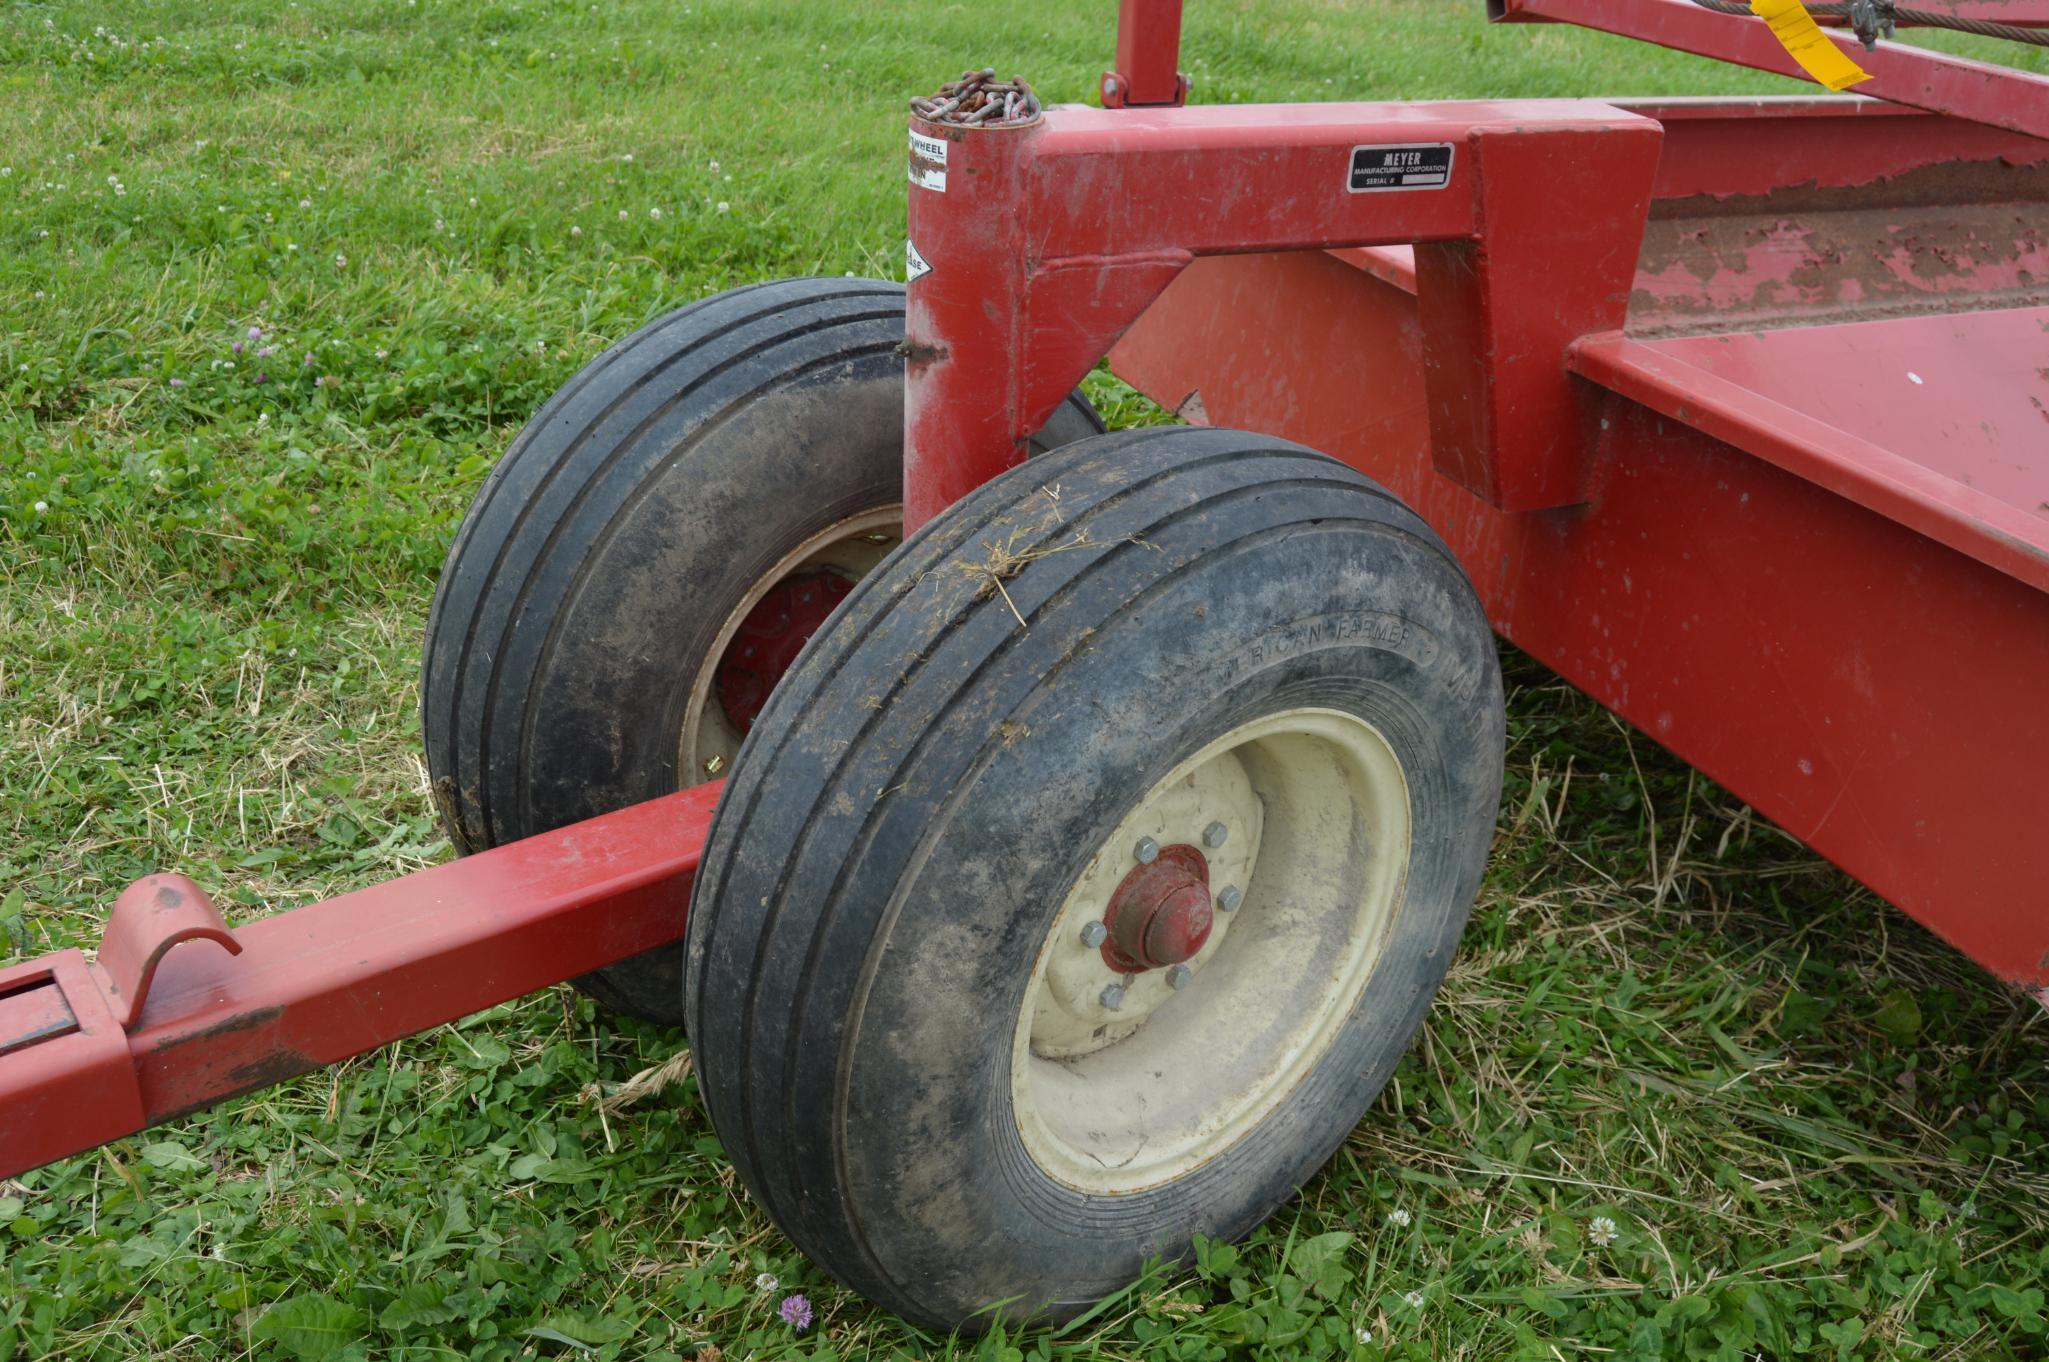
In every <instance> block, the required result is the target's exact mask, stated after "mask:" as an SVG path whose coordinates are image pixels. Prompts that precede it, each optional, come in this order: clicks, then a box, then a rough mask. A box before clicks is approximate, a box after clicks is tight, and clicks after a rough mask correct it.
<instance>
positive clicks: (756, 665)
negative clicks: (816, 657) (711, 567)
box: [712, 571, 854, 733]
mask: <svg viewBox="0 0 2049 1362" xmlns="http://www.w3.org/2000/svg"><path fill="white" fill-rule="evenodd" d="M853 589H854V584H853V583H852V582H850V581H848V580H847V579H846V578H844V577H842V576H840V575H839V574H838V573H836V572H825V571H819V572H803V573H798V574H797V575H796V576H794V577H785V578H784V579H783V580H782V581H780V582H777V583H776V584H775V585H774V586H773V587H770V588H769V592H768V594H767V595H766V596H763V597H762V598H761V600H760V601H759V602H757V603H756V605H755V607H754V608H753V609H752V610H750V611H748V612H747V617H746V618H745V619H743V620H741V621H740V628H739V630H738V632H736V633H735V634H734V635H733V641H732V642H731V643H730V644H728V645H727V647H726V655H725V656H724V657H723V658H721V659H720V660H719V669H718V671H717V673H716V674H715V675H714V676H713V678H712V681H713V685H714V686H715V687H716V688H717V690H718V696H719V704H720V705H722V706H724V708H725V711H726V718H727V719H728V720H729V721H730V722H731V723H732V725H733V727H734V728H737V729H738V730H740V732H742V733H745V732H746V731H747V730H748V729H750V728H752V727H754V720H755V718H756V716H758V715H759V714H760V713H761V707H762V706H763V705H765V704H767V703H768V693H769V692H770V691H772V690H774V689H775V688H776V685H777V683H779V682H780V681H781V680H782V679H783V673H784V672H786V671H788V670H789V669H790V664H791V663H792V662H795V661H796V660H797V654H798V653H800V652H802V651H803V650H804V644H805V643H806V642H807V641H808V640H809V639H810V638H811V636H812V635H813V634H815V633H817V632H818V626H820V625H821V624H824V623H825V619H826V616H828V615H830V614H831V613H832V612H833V609H834V608H835V607H836V606H838V605H839V603H840V602H841V601H842V600H843V599H845V598H846V594H847V593H848V592H849V591H851V590H853Z"/></svg>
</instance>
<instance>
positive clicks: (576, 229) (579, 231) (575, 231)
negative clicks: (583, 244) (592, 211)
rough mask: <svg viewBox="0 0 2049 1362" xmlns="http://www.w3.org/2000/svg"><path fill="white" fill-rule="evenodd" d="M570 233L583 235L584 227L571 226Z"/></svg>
mask: <svg viewBox="0 0 2049 1362" xmlns="http://www.w3.org/2000/svg"><path fill="white" fill-rule="evenodd" d="M569 234H570V235H571V236H582V235H583V228H581V227H574V226H573V227H571V228H570V229H569Z"/></svg>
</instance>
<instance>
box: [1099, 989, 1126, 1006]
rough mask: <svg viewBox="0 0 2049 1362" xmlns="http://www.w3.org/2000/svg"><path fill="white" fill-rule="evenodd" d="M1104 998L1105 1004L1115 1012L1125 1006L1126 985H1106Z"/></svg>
mask: <svg viewBox="0 0 2049 1362" xmlns="http://www.w3.org/2000/svg"><path fill="white" fill-rule="evenodd" d="M1102 999H1103V1006H1104V1007H1107V1008H1109V1009H1110V1010H1111V1011H1112V1012H1115V1011H1116V1010H1117V1009H1118V1008H1120V1007H1122V1006H1124V985H1122V984H1107V985H1105V986H1104V988H1103V995H1102Z"/></svg>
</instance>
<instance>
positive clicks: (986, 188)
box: [904, 117, 1043, 533]
mask: <svg viewBox="0 0 2049 1362" xmlns="http://www.w3.org/2000/svg"><path fill="white" fill-rule="evenodd" d="M1042 126H1043V123H1042V122H1041V121H1039V120H1034V121H1033V122H1031V123H1027V124H1023V125H1013V126H1010V127H999V128H964V127H957V126H951V125H948V124H944V123H929V122H926V121H925V120H924V119H921V118H916V117H913V118H912V119H911V129H910V158H911V160H910V179H911V187H910V206H909V217H908V227H909V243H910V250H909V258H908V268H907V270H906V274H907V277H908V279H909V299H908V305H907V310H906V314H905V321H904V530H905V532H906V533H908V532H909V531H911V530H914V529H916V528H917V527H918V526H920V525H922V524H924V523H925V522H926V521H927V520H930V519H931V518H932V517H933V516H935V515H937V514H939V512H941V511H943V510H945V509H946V508H947V507H948V506H950V505H952V504H953V503H954V502H955V501H957V500H959V499H960V498H961V497H963V496H966V495H967V494H968V493H969V492H972V491H973V490H974V489H975V488H977V487H980V486H981V485H982V484H983V483H985V482H987V481H988V480H989V479H991V478H993V477H995V476H996V475H997V474H998V473H1001V472H1002V471H1003V470H1004V469H1006V468H1009V467H1011V466H1013V465H1015V464H1019V463H1022V462H1024V459H1025V456H1026V453H1027V452H1028V447H1027V439H1028V436H1029V435H1030V432H1029V431H1025V430H1021V429H1020V428H1019V427H1020V419H1019V407H1020V405H1021V394H1020V392H1019V388H1020V384H1021V381H1022V380H1021V377H1020V375H1021V371H1022V370H1023V368H1024V365H1023V363H1022V358H1023V354H1022V351H1023V333H1024V291H1025V282H1026V279H1025V268H1024V249H1025V247H1024V242H1025V227H1024V221H1023V213H1022V212H1021V211H1020V209H1021V205H1023V203H1024V202H1025V191H1024V185H1023V182H1022V177H1023V167H1024V165H1025V162H1026V159H1027V154H1028V148H1029V145H1030V142H1031V140H1032V139H1033V138H1034V137H1036V136H1037V135H1038V133H1039V130H1040V128H1041V127H1042Z"/></svg>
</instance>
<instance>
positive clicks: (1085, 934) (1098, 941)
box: [1081, 922, 1110, 946]
mask: <svg viewBox="0 0 2049 1362" xmlns="http://www.w3.org/2000/svg"><path fill="white" fill-rule="evenodd" d="M1109 939H1110V929H1109V928H1108V927H1105V926H1104V925H1103V924H1102V923H1100V922H1091V923H1089V924H1088V925H1087V926H1086V927H1083V928H1082V929H1081V944H1082V945H1084V946H1100V945H1102V944H1103V943H1104V942H1105V941H1108V940H1109Z"/></svg>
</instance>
